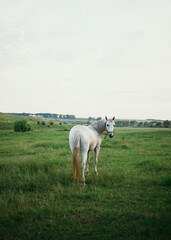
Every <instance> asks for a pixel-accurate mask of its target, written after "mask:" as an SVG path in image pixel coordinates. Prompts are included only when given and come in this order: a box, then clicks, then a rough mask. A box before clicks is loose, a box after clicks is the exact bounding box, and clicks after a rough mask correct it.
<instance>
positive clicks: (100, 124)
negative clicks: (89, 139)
mask: <svg viewBox="0 0 171 240" xmlns="http://www.w3.org/2000/svg"><path fill="white" fill-rule="evenodd" d="M90 126H91V127H93V128H94V129H95V130H96V131H97V132H98V133H99V134H102V133H103V132H104V131H105V130H106V121H105V120H100V121H97V122H95V123H92V124H90Z"/></svg>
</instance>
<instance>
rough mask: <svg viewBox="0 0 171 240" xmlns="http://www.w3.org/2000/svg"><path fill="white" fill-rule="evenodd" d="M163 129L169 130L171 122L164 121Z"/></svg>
mask: <svg viewBox="0 0 171 240" xmlns="http://www.w3.org/2000/svg"><path fill="white" fill-rule="evenodd" d="M163 127H164V128H170V127H171V121H169V120H166V121H164V122H163Z"/></svg>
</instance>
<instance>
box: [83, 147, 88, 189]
mask: <svg viewBox="0 0 171 240" xmlns="http://www.w3.org/2000/svg"><path fill="white" fill-rule="evenodd" d="M87 156H88V152H87V151H85V152H83V153H82V158H83V162H82V179H81V181H82V185H83V186H84V185H85V174H84V172H85V168H86V162H87Z"/></svg>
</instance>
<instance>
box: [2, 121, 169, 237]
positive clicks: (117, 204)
mask: <svg viewBox="0 0 171 240" xmlns="http://www.w3.org/2000/svg"><path fill="white" fill-rule="evenodd" d="M14 120H15V119H14ZM32 126H33V131H32V132H28V133H14V132H13V131H12V130H11V128H10V127H9V128H8V127H5V128H4V129H3V128H1V132H0V239H5V240H6V239H8V240H9V239H46V240H47V239H74V240H76V239H124V240H125V239H130V240H133V239H136V240H137V239H155V240H157V239H169V233H170V228H169V227H170V225H169V221H170V212H169V211H170V205H169V200H170V196H169V194H170V185H171V178H170V166H171V165H170V156H171V141H170V140H171V131H170V130H169V129H166V130H165V129H129V128H125V129H122V128H116V131H115V137H114V138H113V139H109V138H106V139H105V140H104V142H103V143H102V145H101V151H100V154H99V163H98V173H99V175H98V176H94V174H93V168H94V161H93V160H92V161H91V162H90V174H89V176H88V177H87V179H86V183H87V185H86V187H82V186H81V185H76V184H75V183H74V181H73V176H72V164H71V152H70V149H69V145H68V133H69V130H70V128H71V126H69V125H68V126H67V125H62V126H59V125H54V126H50V127H42V126H37V125H36V124H35V123H34V121H33V122H32ZM91 156H93V153H91Z"/></svg>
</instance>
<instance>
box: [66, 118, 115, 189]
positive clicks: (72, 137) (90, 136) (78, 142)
mask: <svg viewBox="0 0 171 240" xmlns="http://www.w3.org/2000/svg"><path fill="white" fill-rule="evenodd" d="M114 119H115V117H113V118H112V119H107V117H105V119H104V120H100V121H96V122H94V123H92V124H90V125H89V126H82V125H76V126H74V127H73V128H72V129H71V131H70V133H69V145H70V148H71V151H72V161H73V174H74V179H75V181H76V182H79V180H80V167H79V155H80V150H81V152H82V178H81V181H82V184H83V185H85V175H84V172H85V168H86V163H87V169H86V176H87V175H88V170H89V169H88V168H89V160H90V159H89V152H90V151H92V150H94V151H95V165H94V173H95V174H96V175H97V174H98V173H97V162H98V154H99V151H100V144H101V135H102V134H103V132H104V131H105V130H106V131H107V133H108V135H109V137H110V138H112V137H113V136H114V125H115V123H114Z"/></svg>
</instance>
